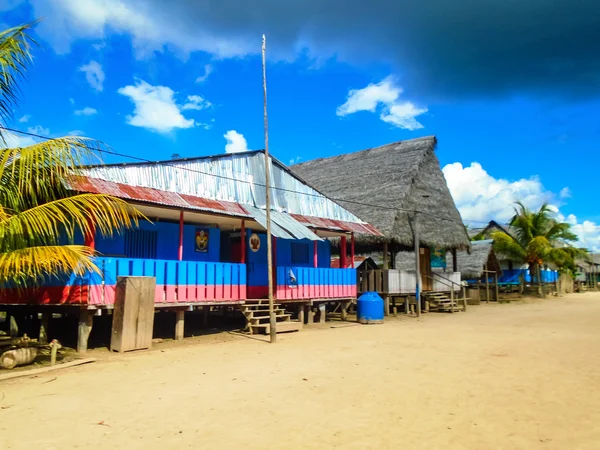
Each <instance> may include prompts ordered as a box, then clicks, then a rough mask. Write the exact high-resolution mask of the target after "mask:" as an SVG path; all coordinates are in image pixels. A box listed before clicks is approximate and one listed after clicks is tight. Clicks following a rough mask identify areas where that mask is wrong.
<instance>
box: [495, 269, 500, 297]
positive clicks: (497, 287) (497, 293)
mask: <svg viewBox="0 0 600 450" xmlns="http://www.w3.org/2000/svg"><path fill="white" fill-rule="evenodd" d="M494 284H495V285H496V302H500V288H499V286H498V272H494Z"/></svg>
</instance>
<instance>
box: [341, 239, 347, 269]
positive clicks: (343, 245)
mask: <svg viewBox="0 0 600 450" xmlns="http://www.w3.org/2000/svg"><path fill="white" fill-rule="evenodd" d="M347 247H348V243H347V241H346V236H342V237H341V238H340V268H341V269H345V268H346V263H347V262H346V251H347Z"/></svg>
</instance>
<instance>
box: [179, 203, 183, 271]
mask: <svg viewBox="0 0 600 450" xmlns="http://www.w3.org/2000/svg"><path fill="white" fill-rule="evenodd" d="M179 261H183V211H181V212H180V213H179Z"/></svg>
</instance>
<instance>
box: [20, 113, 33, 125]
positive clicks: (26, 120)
mask: <svg viewBox="0 0 600 450" xmlns="http://www.w3.org/2000/svg"><path fill="white" fill-rule="evenodd" d="M29 119H31V115H30V114H25V115H24V116H23V117H21V118H20V119H19V122H21V123H27V122H29Z"/></svg>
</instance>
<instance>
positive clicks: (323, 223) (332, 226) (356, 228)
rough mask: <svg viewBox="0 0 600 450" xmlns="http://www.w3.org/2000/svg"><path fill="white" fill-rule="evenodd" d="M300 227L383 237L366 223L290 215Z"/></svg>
mask: <svg viewBox="0 0 600 450" xmlns="http://www.w3.org/2000/svg"><path fill="white" fill-rule="evenodd" d="M290 216H292V217H293V218H294V219H296V220H297V221H298V222H300V223H301V224H302V225H305V226H307V227H311V228H321V229H323V230H332V231H341V232H347V233H348V232H351V233H358V234H371V235H374V236H383V233H382V232H381V231H379V230H378V229H377V228H375V227H374V226H373V225H370V224H368V223H358V222H345V221H341V220H333V219H323V218H320V217H313V216H303V215H300V214H290Z"/></svg>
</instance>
